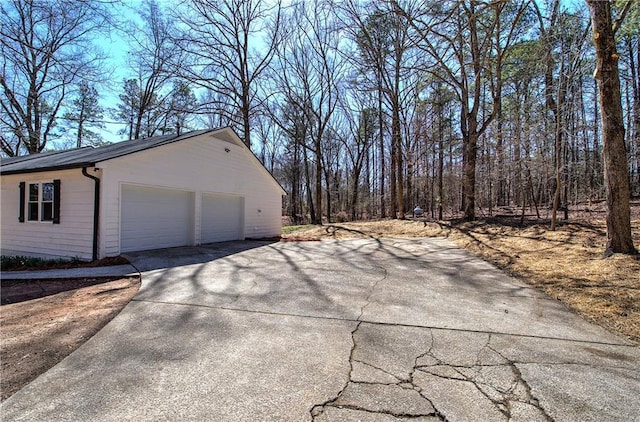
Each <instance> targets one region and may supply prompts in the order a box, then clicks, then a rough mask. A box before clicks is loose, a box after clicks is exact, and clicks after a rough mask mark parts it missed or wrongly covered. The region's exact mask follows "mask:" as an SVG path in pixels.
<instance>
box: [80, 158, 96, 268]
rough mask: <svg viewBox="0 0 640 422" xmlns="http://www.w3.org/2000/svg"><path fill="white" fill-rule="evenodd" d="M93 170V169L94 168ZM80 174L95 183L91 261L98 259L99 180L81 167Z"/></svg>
mask: <svg viewBox="0 0 640 422" xmlns="http://www.w3.org/2000/svg"><path fill="white" fill-rule="evenodd" d="M94 168H95V167H94ZM82 174H83V175H84V176H85V177H88V178H89V179H93V181H94V182H95V188H94V191H93V192H94V194H93V260H94V261H95V260H97V259H98V225H99V223H100V178H98V177H96V176H92V175H91V174H89V173H87V168H86V167H82Z"/></svg>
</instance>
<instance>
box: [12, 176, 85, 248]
mask: <svg viewBox="0 0 640 422" xmlns="http://www.w3.org/2000/svg"><path fill="white" fill-rule="evenodd" d="M54 179H60V224H53V223H51V222H37V221H28V219H27V215H25V222H24V223H20V222H18V214H19V202H20V201H19V195H20V191H19V188H18V184H19V183H20V182H25V183H26V187H27V192H26V196H27V197H28V186H29V183H42V182H52V181H53V180H54ZM93 198H94V182H93V180H91V179H89V178H87V177H85V176H83V175H82V169H73V170H64V171H50V172H42V173H29V174H13V175H4V176H2V196H1V201H0V202H1V203H2V215H1V217H0V223H1V227H2V236H1V247H2V254H3V255H24V256H43V257H64V258H75V257H78V258H81V259H89V260H90V259H91V258H92V252H93ZM25 214H26V208H25Z"/></svg>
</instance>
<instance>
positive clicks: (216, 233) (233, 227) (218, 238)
mask: <svg viewBox="0 0 640 422" xmlns="http://www.w3.org/2000/svg"><path fill="white" fill-rule="evenodd" d="M201 202H202V213H201V225H200V227H201V229H200V243H212V242H222V241H225V240H240V239H243V238H244V230H243V227H242V222H243V220H244V201H243V198H242V197H241V196H233V195H220V194H207V193H203V194H202V201H201Z"/></svg>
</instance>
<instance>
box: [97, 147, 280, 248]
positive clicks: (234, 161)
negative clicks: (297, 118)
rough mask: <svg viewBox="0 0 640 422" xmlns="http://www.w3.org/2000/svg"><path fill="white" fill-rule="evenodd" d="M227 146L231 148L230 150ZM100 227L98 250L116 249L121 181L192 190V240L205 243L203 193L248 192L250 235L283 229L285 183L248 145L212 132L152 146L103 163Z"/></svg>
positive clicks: (246, 212)
mask: <svg viewBox="0 0 640 422" xmlns="http://www.w3.org/2000/svg"><path fill="white" fill-rule="evenodd" d="M226 150H228V151H226ZM97 166H98V167H100V168H102V169H103V181H104V182H103V190H102V204H103V207H102V216H103V217H104V218H103V219H102V220H101V226H100V230H101V233H102V236H101V243H100V251H101V252H100V254H101V255H102V256H105V255H107V256H111V255H117V254H119V253H120V251H119V235H120V186H121V185H122V184H128V183H133V184H141V185H147V186H157V187H160V186H164V187H170V188H174V189H182V190H187V191H191V192H193V194H194V195H195V204H196V205H195V207H194V208H195V210H194V213H195V215H194V218H193V224H194V231H193V233H194V239H193V243H194V244H199V243H201V237H200V232H201V223H202V218H201V214H200V209H201V207H200V206H199V205H200V203H201V198H202V195H203V194H227V195H235V196H240V197H243V198H244V217H243V222H244V234H243V236H242V237H246V238H261V237H271V236H277V235H279V234H280V230H281V213H282V194H283V192H282V189H281V188H280V187H279V186H278V184H277V183H276V182H275V181H274V180H273V179H272V178H271V176H270V175H269V174H268V173H267V172H266V170H265V169H264V168H263V167H262V166H261V165H260V163H259V162H258V160H257V159H256V158H255V157H254V156H253V155H252V154H251V153H250V152H249V151H248V150H247V149H246V148H245V147H244V146H241V145H237V144H234V143H231V142H227V141H224V140H221V139H215V138H213V137H212V136H211V134H205V135H200V136H198V137H194V138H191V139H186V140H183V141H180V142H176V143H173V144H169V145H165V146H161V147H157V148H152V149H149V150H146V151H141V152H138V153H135V154H131V155H127V156H124V157H120V158H115V159H112V160H108V161H105V162H102V163H98V165H97Z"/></svg>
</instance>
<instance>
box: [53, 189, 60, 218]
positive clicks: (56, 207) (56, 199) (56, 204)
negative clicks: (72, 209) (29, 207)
mask: <svg viewBox="0 0 640 422" xmlns="http://www.w3.org/2000/svg"><path fill="white" fill-rule="evenodd" d="M53 224H60V179H55V180H54V181H53Z"/></svg>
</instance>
